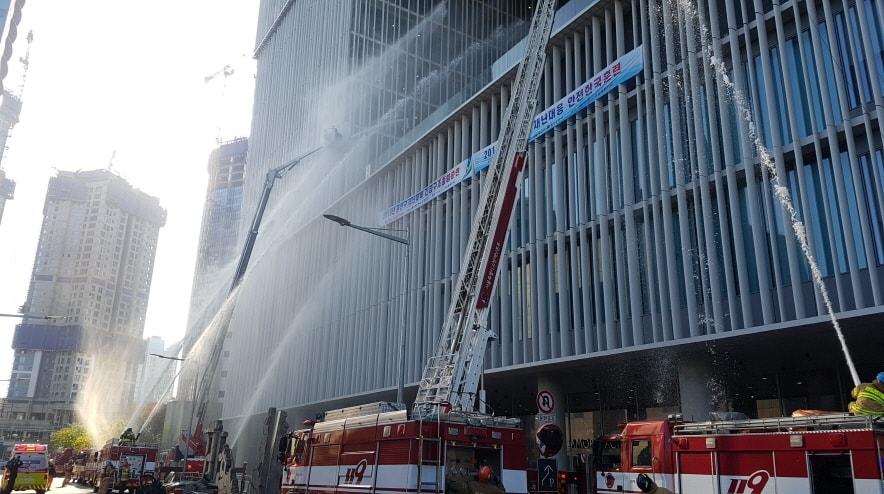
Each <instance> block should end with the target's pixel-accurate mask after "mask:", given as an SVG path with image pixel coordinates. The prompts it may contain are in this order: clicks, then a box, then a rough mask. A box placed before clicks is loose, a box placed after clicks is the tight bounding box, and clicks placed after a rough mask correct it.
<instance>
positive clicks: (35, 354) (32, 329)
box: [3, 170, 166, 440]
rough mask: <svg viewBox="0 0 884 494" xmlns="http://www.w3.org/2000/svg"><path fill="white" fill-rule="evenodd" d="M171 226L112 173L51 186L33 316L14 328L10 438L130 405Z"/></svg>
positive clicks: (25, 309)
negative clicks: (163, 242)
mask: <svg viewBox="0 0 884 494" xmlns="http://www.w3.org/2000/svg"><path fill="white" fill-rule="evenodd" d="M165 219H166V212H165V211H164V210H163V209H162V208H161V207H160V205H159V202H158V200H157V199H156V198H154V197H151V196H149V195H147V194H145V193H144V192H141V191H139V190H138V189H135V188H133V187H132V186H131V185H130V184H129V183H128V182H126V181H125V180H124V179H122V178H121V177H119V176H117V175H115V174H114V173H112V172H110V171H108V170H94V171H84V172H80V171H78V172H59V173H58V175H57V176H55V177H52V178H51V179H50V181H49V188H48V191H47V193H46V202H45V205H44V208H43V226H42V228H41V231H40V239H39V242H38V244H37V253H36V256H35V259H34V269H33V274H32V276H31V284H30V288H29V289H28V295H27V299H26V301H25V303H24V304H23V305H22V307H21V312H22V313H23V314H27V315H30V316H31V317H25V318H24V320H23V322H22V324H20V325H18V326H17V327H16V330H15V336H14V338H13V344H12V346H13V350H14V351H15V357H14V361H13V365H12V375H11V381H10V385H9V391H8V395H7V399H6V402H5V409H4V411H3V413H4V423H5V424H6V426H7V428H9V429H13V430H12V432H13V433H15V432H16V431H15V430H14V429H15V428H16V427H17V424H16V422H22V421H23V422H24V423H20V424H18V426H20V431H22V433H28V434H30V436H29V437H31V438H34V439H43V440H45V439H48V433H49V432H50V431H52V430H55V429H57V428H58V427H59V426H63V425H66V424H68V423H70V422H71V421H73V420H75V419H76V417H75V409H76V411H77V412H78V413H79V414H80V416H81V417H80V418H81V419H82V420H84V421H88V420H89V419H88V418H89V417H91V416H92V415H94V414H99V413H100V412H110V411H111V410H117V409H122V408H123V407H125V406H131V402H132V399H133V396H134V387H135V381H136V377H137V371H138V366H139V364H140V362H141V360H142V358H141V357H142V355H144V348H143V341H142V336H141V335H142V332H143V330H144V317H145V313H146V311H147V302H148V296H149V294H150V283H151V278H152V275H153V263H154V258H155V256H156V244H157V236H158V234H159V229H160V227H162V226H163V225H164V224H165ZM45 316H51V319H49V320H45V319H44V317H45ZM108 389H116V390H118V392H114V393H108V392H107V390H108ZM6 420H9V421H11V422H6ZM8 432H9V431H4V433H6V434H8Z"/></svg>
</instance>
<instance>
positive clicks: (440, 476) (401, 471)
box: [281, 403, 527, 494]
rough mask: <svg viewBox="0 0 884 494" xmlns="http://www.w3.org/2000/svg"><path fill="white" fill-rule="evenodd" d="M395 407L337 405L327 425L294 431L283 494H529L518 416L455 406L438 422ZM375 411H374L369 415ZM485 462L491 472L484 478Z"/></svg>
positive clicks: (285, 448) (286, 445)
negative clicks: (484, 487) (499, 493)
mask: <svg viewBox="0 0 884 494" xmlns="http://www.w3.org/2000/svg"><path fill="white" fill-rule="evenodd" d="M396 407H397V405H396V404H392V403H376V404H370V405H361V406H357V407H351V408H344V409H340V410H333V411H329V412H326V414H325V419H324V420H323V421H322V422H317V423H315V424H310V425H311V427H310V428H308V429H303V430H299V431H296V432H294V433H292V434H291V435H290V436H289V440H287V441H283V443H282V444H281V449H282V450H283V453H284V455H285V469H284V473H283V481H282V489H281V492H282V493H283V494H289V493H306V492H308V491H309V492H314V491H319V490H322V491H328V490H332V491H336V492H379V493H380V492H412V491H420V492H446V491H449V492H450V491H451V490H453V489H456V487H457V486H458V485H460V486H461V487H468V486H469V485H470V484H471V483H475V482H483V483H490V484H493V485H495V486H497V487H498V488H502V489H503V490H505V491H506V492H516V493H518V492H522V493H524V492H527V488H526V485H527V473H526V471H527V453H526V451H525V441H524V437H523V431H522V428H521V425H520V422H519V420H518V419H511V418H500V417H490V416H487V415H481V414H468V413H461V412H453V411H452V412H450V413H442V414H439V415H438V416H437V417H436V418H435V419H434V420H421V419H418V420H409V417H408V412H407V411H406V410H395V408H396ZM372 408H374V409H375V410H376V411H375V413H367V412H368V410H370V409H372ZM483 467H487V468H488V469H489V470H486V471H488V472H490V475H489V477H488V478H487V479H483V480H481V481H480V480H479V479H480V478H481V475H480V473H481V472H480V471H481V470H482V468H483ZM462 490H463V491H464V492H466V489H462Z"/></svg>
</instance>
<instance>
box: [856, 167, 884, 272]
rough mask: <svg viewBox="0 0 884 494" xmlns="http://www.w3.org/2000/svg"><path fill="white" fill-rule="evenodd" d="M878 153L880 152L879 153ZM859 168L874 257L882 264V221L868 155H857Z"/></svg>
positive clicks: (883, 238)
mask: <svg viewBox="0 0 884 494" xmlns="http://www.w3.org/2000/svg"><path fill="white" fill-rule="evenodd" d="M879 154H880V153H879ZM859 162H860V168H861V169H862V175H863V180H862V182H863V194H864V195H865V199H866V208H867V211H868V214H869V226H870V227H871V229H872V237H873V240H874V244H875V259H876V260H877V263H878V264H884V237H882V236H881V233H882V232H884V223H882V222H881V215H880V214H879V209H878V202H877V201H878V200H877V196H876V194H875V189H876V187H875V183H876V182H875V177H874V175H873V171H872V164H871V163H870V162H871V159H870V158H869V155H867V154H864V155H862V156H860V157H859Z"/></svg>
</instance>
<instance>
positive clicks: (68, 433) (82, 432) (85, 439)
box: [49, 424, 92, 451]
mask: <svg viewBox="0 0 884 494" xmlns="http://www.w3.org/2000/svg"><path fill="white" fill-rule="evenodd" d="M91 447H92V440H91V439H89V433H88V432H86V428H85V427H83V425H82V424H71V425H69V426H67V427H62V428H61V429H59V430H57V431H55V432H53V433H52V435H50V436H49V450H50V451H55V450H57V449H59V448H61V449H64V448H72V449H77V450H79V449H88V448H91Z"/></svg>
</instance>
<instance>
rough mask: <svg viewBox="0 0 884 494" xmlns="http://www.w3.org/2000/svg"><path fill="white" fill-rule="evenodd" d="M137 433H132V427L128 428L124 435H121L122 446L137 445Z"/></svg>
mask: <svg viewBox="0 0 884 494" xmlns="http://www.w3.org/2000/svg"><path fill="white" fill-rule="evenodd" d="M136 439H137V438H136V437H135V433H134V432H132V428H131V427H127V428H126V430H125V431H123V434H121V435H120V444H135V440H136Z"/></svg>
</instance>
